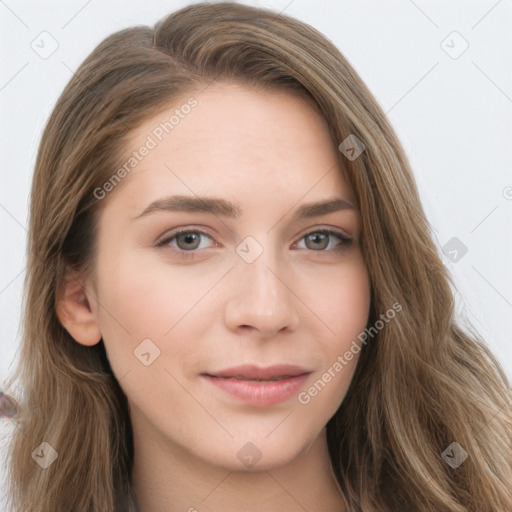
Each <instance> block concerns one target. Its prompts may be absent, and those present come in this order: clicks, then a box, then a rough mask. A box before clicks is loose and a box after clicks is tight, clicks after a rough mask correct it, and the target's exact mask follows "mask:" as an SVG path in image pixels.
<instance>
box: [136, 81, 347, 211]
mask: <svg viewBox="0 0 512 512" xmlns="http://www.w3.org/2000/svg"><path fill="white" fill-rule="evenodd" d="M190 105H193V107H190ZM143 147H149V148H150V149H149V150H147V149H146V150H145V151H144V153H145V155H144V156H143V157H142V158H140V156H139V160H138V161H137V164H136V166H135V167H134V168H133V170H132V171H131V172H130V174H129V176H128V178H126V181H128V182H130V183H127V184H126V185H128V187H129V188H131V187H136V188H137V190H138V192H139V193H143V192H144V191H146V192H147V193H148V194H150V195H151V194H152V195H155V194H156V193H157V192H158V191H159V190H158V189H161V188H166V186H167V185H166V182H167V184H168V185H169V186H170V188H176V187H177V188H178V189H180V190H177V191H175V190H160V191H161V192H177V193H189V194H190V193H196V192H197V193H199V192H201V193H205V192H206V193H207V192H208V191H210V190H211V191H214V192H215V195H219V192H228V193H229V192H231V193H232V194H233V195H240V194H241V195H243V193H244V190H245V192H247V191H249V192H250V191H253V192H254V193H256V192H257V191H264V190H265V189H266V190H267V191H269V192H270V190H271V189H273V188H275V189H279V190H281V191H286V192H288V195H290V196H296V200H299V199H300V197H301V196H303V195H304V194H307V193H308V191H310V190H312V189H313V188H314V189H316V190H317V191H318V193H319V194H322V195H325V193H328V192H329V191H330V190H332V193H333V194H334V193H335V192H336V191H339V192H340V193H342V194H343V195H344V196H345V197H346V198H347V199H349V200H352V201H354V198H353V195H352V191H351V190H350V188H349V187H348V184H347V183H346V182H345V180H344V179H343V176H342V172H343V169H342V167H341V160H340V157H339V153H338V150H337V148H336V146H335V145H334V144H333V142H332V140H331V137H330V132H329V129H328V125H327V123H326V121H325V120H324V119H323V117H322V116H320V115H319V113H318V112H317V111H316V110H315V109H314V108H313V107H312V106H311V105H310V103H309V102H307V101H306V100H305V99H304V98H303V97H302V96H301V95H299V94H297V93H296V92H295V91H288V90H270V91H269V90H263V89H256V88H247V87H246V86H243V85H239V84H231V83H227V84H226V83H222V84H215V85H211V86H208V87H207V88H206V89H204V90H203V91H194V92H191V93H190V94H185V95H183V96H181V97H180V98H176V99H174V100H173V101H172V102H170V103H169V105H168V106H167V107H166V108H165V109H163V110H162V111H161V112H159V113H158V114H157V115H155V116H153V117H151V118H149V119H147V120H146V121H144V122H143V123H142V124H141V125H140V126H138V127H137V128H136V129H135V130H134V131H133V132H132V134H131V136H130V138H129V139H128V143H127V145H126V154H127V156H129V155H131V154H133V153H140V152H141V151H140V150H141V149H142V148H143ZM171 183H173V184H174V185H172V186H171ZM187 189H188V190H187ZM334 189H336V190H334ZM322 190H323V191H324V192H322ZM331 195H332V194H331Z"/></svg>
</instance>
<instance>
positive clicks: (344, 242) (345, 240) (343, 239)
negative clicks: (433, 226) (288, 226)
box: [155, 228, 352, 258]
mask: <svg viewBox="0 0 512 512" xmlns="http://www.w3.org/2000/svg"><path fill="white" fill-rule="evenodd" d="M190 233H194V234H199V235H205V236H206V237H208V238H210V239H212V237H211V236H210V235H209V234H208V233H206V232H204V231H201V230H199V229H181V230H178V231H175V232H173V233H171V234H170V235H169V236H166V237H165V238H164V239H163V240H161V241H160V242H157V243H156V244H155V245H156V247H164V246H166V245H168V244H169V243H170V242H171V241H172V240H174V239H176V238H177V237H179V236H180V235H184V234H190ZM313 234H322V235H329V236H334V237H336V238H338V240H340V244H339V245H337V246H336V247H335V248H334V249H321V250H318V251H315V250H313V249H306V250H310V251H312V252H315V253H321V254H326V255H328V254H329V253H332V252H334V253H339V252H341V251H343V250H344V249H346V248H348V247H349V246H350V245H352V238H349V237H347V236H346V235H344V234H343V233H341V232H339V231H335V230H332V229H326V228H320V229H315V230H312V231H309V232H308V233H305V234H304V235H303V236H302V237H301V238H300V239H299V240H303V239H304V238H306V237H307V236H309V235H313ZM172 250H174V251H176V252H177V253H178V254H180V256H181V257H183V258H194V257H195V256H196V253H197V252H198V251H199V250H200V249H192V250H190V251H185V250H183V249H179V248H172ZM301 250H304V249H301Z"/></svg>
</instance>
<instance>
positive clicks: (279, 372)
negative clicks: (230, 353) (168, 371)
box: [203, 364, 311, 381]
mask: <svg viewBox="0 0 512 512" xmlns="http://www.w3.org/2000/svg"><path fill="white" fill-rule="evenodd" d="M309 373H311V372H310V371H309V370H307V369H305V368H302V367H300V366H297V365H290V364H277V365H273V366H268V367H266V368H260V367H258V366H255V365H243V366H235V367H233V368H227V369H225V370H221V371H218V372H213V373H204V374H203V375H207V376H209V377H221V378H227V379H229V378H234V379H240V380H255V381H258V380H261V381H265V380H282V379H287V378H291V377H298V376H299V375H305V374H309Z"/></svg>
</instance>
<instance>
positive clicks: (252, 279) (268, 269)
mask: <svg viewBox="0 0 512 512" xmlns="http://www.w3.org/2000/svg"><path fill="white" fill-rule="evenodd" d="M268 240H269V239H267V241H268ZM247 243H248V245H244V242H242V243H241V244H240V246H239V248H238V249H239V250H240V249H246V250H247V248H248V247H249V252H250V250H256V248H255V247H254V245H253V246H252V247H251V246H250V244H251V241H248V242H247ZM259 245H260V247H261V249H260V254H259V255H258V256H257V257H256V258H255V259H254V260H252V261H250V259H248V258H245V256H244V254H247V252H246V253H244V252H241V253H240V252H239V251H237V252H239V258H238V259H237V260H236V264H235V272H234V273H233V274H234V275H233V280H234V286H233V292H232V294H231V297H230V300H229V303H228V307H227V310H226V322H227V323H228V324H229V326H230V327H231V328H236V327H240V326H246V327H247V326H250V327H253V328H255V329H257V330H259V331H261V332H262V333H264V332H265V333H269V334H271V333H275V332H278V331H279V330H281V329H283V328H290V329H295V328H296V327H297V323H298V318H299V317H298V312H297V310H296V307H297V304H296V300H295V298H294V294H293V293H292V291H291V290H290V288H289V287H288V286H287V275H288V274H289V273H288V272H286V271H285V270H283V269H286V267H285V266H284V265H283V262H282V261H280V260H279V255H278V254H277V252H276V250H274V249H273V248H272V247H271V244H270V242H269V241H268V243H266V244H265V246H264V247H263V246H262V245H261V244H259ZM253 256H254V253H253Z"/></svg>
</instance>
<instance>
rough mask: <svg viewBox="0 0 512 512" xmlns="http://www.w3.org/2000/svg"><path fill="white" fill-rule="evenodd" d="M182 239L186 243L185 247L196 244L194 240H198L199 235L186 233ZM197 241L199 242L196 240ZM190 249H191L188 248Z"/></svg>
mask: <svg viewBox="0 0 512 512" xmlns="http://www.w3.org/2000/svg"><path fill="white" fill-rule="evenodd" d="M181 236H182V239H183V240H184V241H185V245H187V244H194V241H195V240H194V239H197V238H198V236H197V233H185V234H184V235H181ZM196 241H197V240H196ZM188 249H190V247H188Z"/></svg>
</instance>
